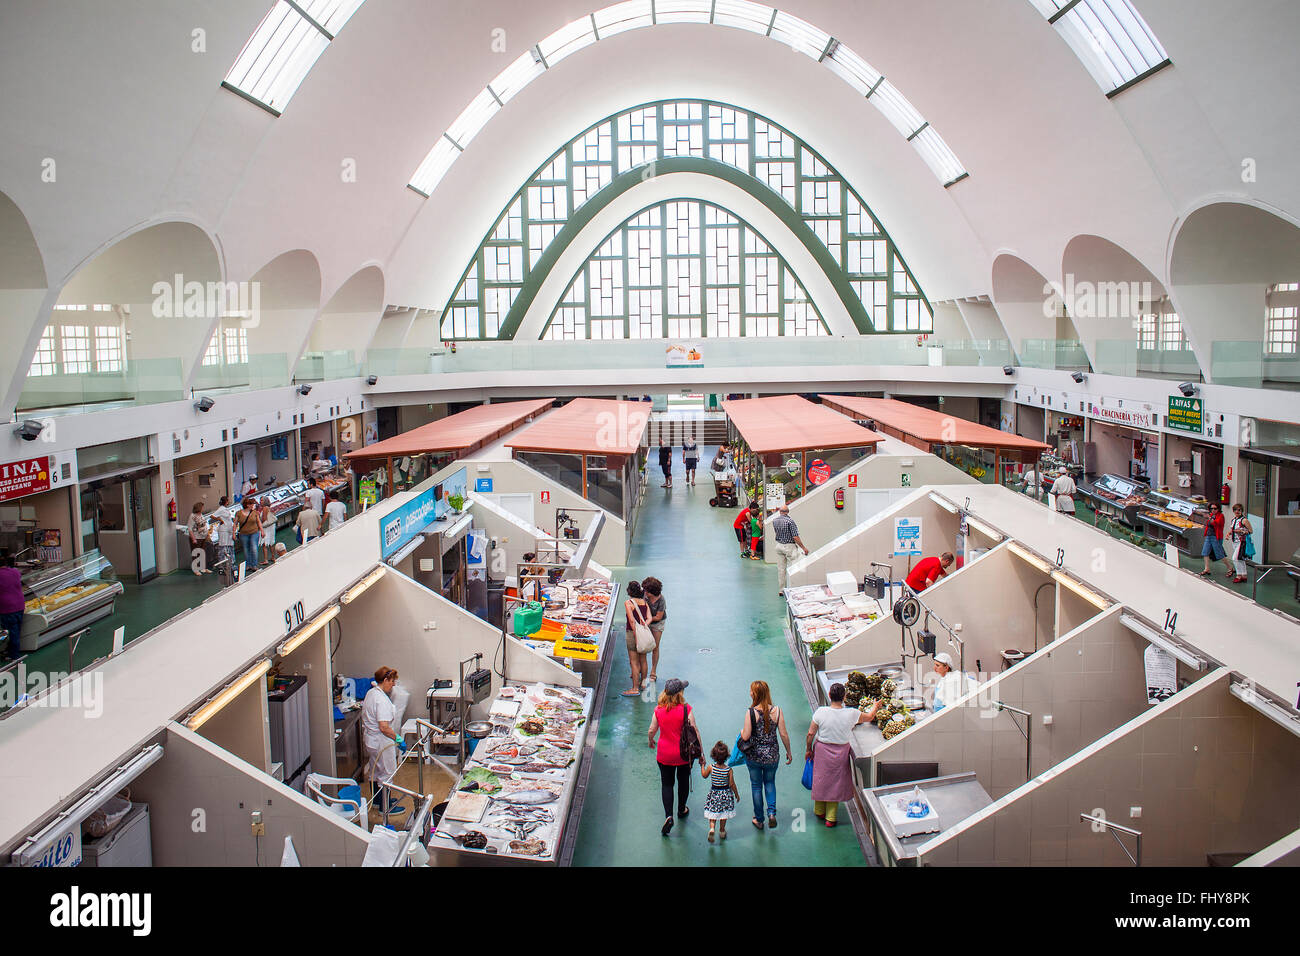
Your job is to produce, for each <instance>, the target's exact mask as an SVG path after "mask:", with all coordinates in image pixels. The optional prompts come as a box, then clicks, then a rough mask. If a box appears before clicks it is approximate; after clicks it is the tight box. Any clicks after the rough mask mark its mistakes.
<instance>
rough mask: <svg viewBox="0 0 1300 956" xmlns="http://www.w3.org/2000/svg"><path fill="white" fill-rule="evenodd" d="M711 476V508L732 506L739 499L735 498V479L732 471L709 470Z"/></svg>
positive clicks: (735, 504) (738, 502)
mask: <svg viewBox="0 0 1300 956" xmlns="http://www.w3.org/2000/svg"><path fill="white" fill-rule="evenodd" d="M709 474H711V475H712V476H713V497H712V498H710V499H709V507H711V508H734V507H736V506H737V505H738V504H740V501H739V500H738V499H737V498H736V479H735V478H734V477H733V474H732V472H730V471H725V472H717V471H713V470H710V471H709Z"/></svg>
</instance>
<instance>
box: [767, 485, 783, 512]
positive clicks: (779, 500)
mask: <svg viewBox="0 0 1300 956" xmlns="http://www.w3.org/2000/svg"><path fill="white" fill-rule="evenodd" d="M763 497H764V498H765V500H766V506H767V510H768V511H776V510H777V509H778V508H782V507H784V506H785V485H783V484H781V482H779V481H771V482H768V483H767V485H766V486H765V489H764V496H763Z"/></svg>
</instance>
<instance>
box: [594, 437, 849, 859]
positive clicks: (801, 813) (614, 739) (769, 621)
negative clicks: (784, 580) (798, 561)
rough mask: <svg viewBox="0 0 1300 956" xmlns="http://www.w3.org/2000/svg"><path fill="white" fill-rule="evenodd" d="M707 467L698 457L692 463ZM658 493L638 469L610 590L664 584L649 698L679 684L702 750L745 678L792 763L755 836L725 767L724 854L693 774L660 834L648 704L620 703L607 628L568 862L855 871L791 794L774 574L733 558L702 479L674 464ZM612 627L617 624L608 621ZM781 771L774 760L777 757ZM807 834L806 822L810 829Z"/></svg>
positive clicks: (724, 523) (786, 660) (723, 728)
mask: <svg viewBox="0 0 1300 956" xmlns="http://www.w3.org/2000/svg"><path fill="white" fill-rule="evenodd" d="M711 457H712V451H711V450H705V451H704V452H703V459H702V460H703V461H705V462H707V461H708V460H709V459H710V458H711ZM674 466H675V467H676V468H677V469H678V471H677V473H676V475H675V476H674V479H673V481H674V486H673V488H672V490H671V491H667V490H665V489H662V488H660V487H659V484H660V478H661V475H660V472H659V470H658V468H657V467H655V468H652V469H651V482H650V489H649V491H648V493H647V496H646V501H645V503H644V505H643V507H642V510H641V515H640V518H639V519H638V524H637V528H636V536H635V538H634V539H633V543H632V551H631V554H630V556H629V560H630V562H631V563H630V565H629V566H628V567H627V568H619V569H616V577H617V579H618V581H619V582H620V583H623V584H625V583H626V582H627V581H629V580H633V579H640V578H643V577H645V576H646V575H654V576H655V577H657V578H659V579H660V580H662V581H663V582H664V597H665V598H666V599H667V601H668V626H667V628H666V630H665V632H664V639H663V645H662V658H661V660H660V663H659V684H658V686H659V687H660V688H662V687H663V683H664V681H665V680H667V679H668V678H669V677H681V678H683V679H685V680H688V681H690V684H691V686H690V689H689V690H687V692H686V698H687V701H688V702H689V703H690V704H691V705H692V706H693V707H694V708H696V715H697V720H698V722H699V725H700V731H701V733H702V734H703V736H704V747H705V750H706V751H707V750H708V749H709V748H711V747H712V745H713V743H714V742H715V741H717V740H725V741H726V742H727V743H728V744H731V743H732V742H733V741H734V740H735V738H736V734H737V733H738V732H739V730H740V724H741V721H742V720H743V718H744V712H745V708H746V707H747V706H748V704H749V684H750V681H752V680H756V679H761V680H765V681H767V682H768V684H770V685H771V687H772V695H773V698H774V700H775V702H776V703H777V704H779V705H780V706H782V707H783V708H785V711H786V721H787V725H788V728H789V731H790V742H791V744H792V745H793V746H794V762H793V763H792V764H791V765H790V766H785V765H784V763H783V764H782V765H781V768H780V770H779V771H778V773H777V781H776V783H777V804H778V807H779V820H780V826H779V827H778V829H776V830H767V831H765V832H763V833H761V834H760V833H759V832H758V831H757V830H755V829H754V827H753V826H752V825H751V824H750V822H749V819H750V814H751V812H752V810H751V803H750V796H749V777H748V774H747V772H746V771H745V768H744V767H743V766H741V767H739V768H737V773H736V783H737V786H738V787H739V788H740V798H741V799H740V802H739V803H738V804H737V808H736V818H735V819H734V820H732V821H731V823H730V824H729V825H728V831H727V832H728V839H727V842H726V843H720V842H719V843H716V844H714V845H710V844H709V843H708V842H707V841H706V840H705V836H706V834H707V833H708V822H707V821H706V820H705V819H704V813H703V808H704V794H705V791H706V789H707V784H706V782H705V781H704V780H702V779H701V778H700V777H699V776H698V769H697V771H696V776H695V777H694V778H693V779H694V789H693V792H692V795H691V799H690V807H691V815H690V816H689V817H688V818H687V819H686V820H679V821H677V823H676V825H675V826H674V828H673V831H672V833H671V834H670V835H669V836H667V837H663V836H661V835H660V833H659V827H660V826H661V825H662V824H663V816H662V813H663V808H662V805H661V803H660V799H659V769H658V767H657V765H656V763H655V759H654V752H653V751H652V750H651V749H650V748H649V747H648V746H647V743H646V730H647V729H648V727H649V725H650V718H651V715H652V714H653V711H654V702H653V700H643V699H640V698H623V697H620V696H618V695H619V693H620V692H621V691H624V690H627V688H628V684H629V682H630V678H629V670H628V661H627V653H626V651H625V650H624V643H623V634H622V627H621V625H620V626H619V627H618V629H617V632H616V633H615V634H614V635H613V636H612V638H611V642H612V643H611V647H612V648H613V649H614V651H615V653H616V655H617V656H616V657H615V659H614V665H613V672H612V674H611V676H610V683H609V694H608V695H607V699H606V702H605V708H604V711H603V712H602V713H601V718H600V735H599V738H598V740H597V745H596V751H595V755H594V758H593V765H592V768H591V777H590V780H589V783H588V790H587V797H586V804H585V806H584V808H583V814H582V824H581V828H580V830H579V834H578V840H577V845H576V850H575V853H574V863H575V864H576V865H580V866H607V865H614V866H617V865H637V866H671V865H688V866H715V865H716V866H812V865H821V866H845V865H862V864H863V862H864V861H863V856H862V850H861V849H860V848H859V846H858V843H857V839H856V837H855V836H854V833H853V828H852V826H851V825H850V824H849V823H848V820H847V813H845V812H843V810H842V816H841V823H840V825H839V826H838V827H836V828H835V829H833V830H828V829H827V828H826V827H825V826H823V825H821V821H819V820H817V819H816V818H815V817H813V815H812V803H811V801H810V800H809V794H808V791H807V790H805V789H804V788H803V787H802V786H801V785H800V783H799V777H800V774H801V773H802V771H803V741H804V735H805V734H806V733H807V731H808V722H809V719H810V716H811V714H810V711H809V708H808V705H807V702H806V700H805V698H804V695H803V689H802V687H801V685H800V683H799V678H798V676H797V674H796V672H795V668H794V662H793V661H792V660H791V658H790V651H789V648H788V646H787V645H786V641H785V636H784V631H783V621H784V616H785V609H784V602H782V600H781V598H780V597H779V596H778V595H777V582H776V570H775V568H773V567H771V566H769V565H767V564H764V563H762V562H759V561H742V560H741V559H740V550H739V546H738V545H737V543H736V538H735V535H734V533H733V532H732V530H731V522H732V521H733V520H735V517H736V512H735V510H734V509H725V508H718V509H714V508H710V507H709V498H710V497H711V496H712V494H713V486H712V483H711V482H710V481H709V479H708V476H707V473H701V475H700V484H699V485H698V486H697V487H695V488H687V487H686V485H685V484H684V481H685V475H684V473H683V472H682V471H681V461H680V458H677V459H675V461H674ZM620 621H621V616H620ZM782 760H784V754H783V755H782ZM812 824H817V825H816V826H813V825H812Z"/></svg>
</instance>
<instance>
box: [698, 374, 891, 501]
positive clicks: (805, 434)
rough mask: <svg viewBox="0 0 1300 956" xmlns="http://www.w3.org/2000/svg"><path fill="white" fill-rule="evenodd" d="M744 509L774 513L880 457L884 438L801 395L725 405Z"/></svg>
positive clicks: (730, 442)
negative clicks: (755, 505) (756, 504)
mask: <svg viewBox="0 0 1300 956" xmlns="http://www.w3.org/2000/svg"><path fill="white" fill-rule="evenodd" d="M722 407H723V409H724V410H725V411H726V413H727V435H728V441H729V444H730V445H731V448H732V455H733V461H734V462H735V464H736V471H737V475H738V478H739V482H738V484H739V488H738V491H739V493H740V495H741V501H742V504H747V503H749V502H751V501H753V500H754V499H756V498H759V497H761V498H762V499H763V503H764V505H765V507H766V508H767V509H769V510H771V509H774V508H777V507H780V505H782V504H786V503H788V502H791V501H793V500H795V499H796V498H798V497H800V496H801V495H804V494H807V493H808V492H809V491H810V490H812V489H813V488H815V487H817V486H819V485H822V484H825V483H826V482H828V481H830V480H831V479H832V478H834V477H835V476H836V475H838V474H839V473H840V472H842V471H844V470H845V469H846V468H849V467H850V466H852V465H853V464H854V463H855V462H857V461H859V460H860V459H862V458H864V457H866V456H868V455H872V454H874V453H875V450H876V446H877V445H878V444H879V443H880V441H881V436H880V435H878V434H877V433H876V432H873V431H871V430H870V429H866V428H863V427H862V426H861V425H857V424H854V423H853V422H850V421H846V420H845V418H844V416H843V415H840V414H837V413H835V412H834V411H832V410H831V409H829V408H826V407H824V406H822V405H817V404H815V403H814V402H810V401H808V400H807V399H806V398H801V397H799V396H798V395H773V396H771V397H768V398H744V399H731V400H728V401H725V402H723V403H722Z"/></svg>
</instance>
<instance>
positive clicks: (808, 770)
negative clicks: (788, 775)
mask: <svg viewBox="0 0 1300 956" xmlns="http://www.w3.org/2000/svg"><path fill="white" fill-rule="evenodd" d="M812 764H813V762H812V757H809V758H808V759H807V760H805V761H804V762H803V780H802V781H801V782H802V783H803V786H804V789H805V790H811V789H812V773H813V768H812Z"/></svg>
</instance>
